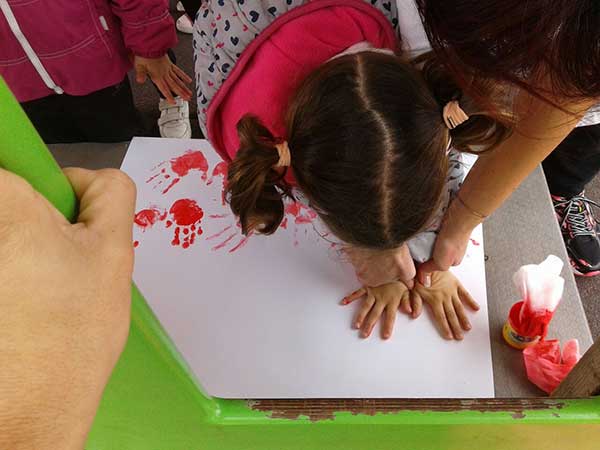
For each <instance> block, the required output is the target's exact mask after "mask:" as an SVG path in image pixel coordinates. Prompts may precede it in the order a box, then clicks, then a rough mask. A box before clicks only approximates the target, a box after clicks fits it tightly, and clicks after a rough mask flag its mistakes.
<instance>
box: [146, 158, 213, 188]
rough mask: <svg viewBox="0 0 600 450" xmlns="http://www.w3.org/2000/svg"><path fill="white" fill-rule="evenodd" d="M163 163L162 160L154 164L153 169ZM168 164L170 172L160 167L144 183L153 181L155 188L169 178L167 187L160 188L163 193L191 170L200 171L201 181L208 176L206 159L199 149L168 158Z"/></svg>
mask: <svg viewBox="0 0 600 450" xmlns="http://www.w3.org/2000/svg"><path fill="white" fill-rule="evenodd" d="M165 164H166V162H162V163H160V164H158V165H157V166H155V167H154V169H153V170H158V169H159V168H161V167H162V166H164V165H165ZM169 164H170V166H171V173H167V168H166V167H162V168H161V169H160V171H159V172H157V173H155V174H154V175H152V176H151V177H150V178H148V179H147V180H146V183H154V187H155V188H157V187H159V186H160V185H162V184H163V183H164V182H166V181H168V180H170V183H169V184H168V185H167V187H166V188H164V189H163V190H162V193H163V194H166V193H167V192H169V190H171V189H172V188H173V186H175V185H176V184H177V183H179V182H180V181H181V179H182V178H183V177H185V176H186V175H188V174H189V173H190V172H192V171H197V172H200V173H201V177H200V178H201V179H202V180H203V181H206V180H207V178H208V161H207V160H206V158H205V157H204V154H203V153H202V152H201V151H200V150H188V151H187V152H185V153H184V154H183V155H181V156H178V157H176V158H172V159H171V160H169ZM172 177H173V178H172ZM171 178H172V179H171Z"/></svg>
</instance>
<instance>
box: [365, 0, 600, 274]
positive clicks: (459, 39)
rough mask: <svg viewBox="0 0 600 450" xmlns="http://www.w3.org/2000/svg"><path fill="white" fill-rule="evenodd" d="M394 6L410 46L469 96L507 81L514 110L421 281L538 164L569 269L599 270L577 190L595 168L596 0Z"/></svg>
mask: <svg viewBox="0 0 600 450" xmlns="http://www.w3.org/2000/svg"><path fill="white" fill-rule="evenodd" d="M397 4H398V16H399V20H400V26H399V27H400V30H406V35H405V34H404V33H403V38H405V40H407V41H408V44H409V45H411V46H412V47H413V48H415V49H420V50H424V49H426V47H428V46H429V45H430V44H431V47H432V48H433V50H434V51H435V53H436V56H437V57H438V58H440V59H441V60H442V61H443V62H444V64H445V66H446V68H447V69H448V70H450V71H451V72H452V73H453V74H454V77H455V79H456V81H457V82H458V84H459V85H461V87H462V88H463V91H464V92H466V93H468V94H469V95H470V96H472V97H477V94H478V85H479V82H480V81H483V80H487V81H489V80H493V81H495V82H496V83H498V84H504V85H505V86H506V87H507V88H509V89H511V90H512V91H513V92H514V96H515V100H514V112H515V114H516V115H517V117H518V122H517V123H516V130H515V132H514V133H513V135H512V136H511V137H510V138H509V139H507V140H506V141H504V142H503V143H502V144H501V145H499V146H498V147H497V148H496V149H494V150H493V151H492V152H490V153H489V154H487V155H484V156H483V157H481V158H479V160H478V161H477V163H476V164H475V166H474V167H473V169H472V170H471V171H470V173H469V175H468V177H467V178H466V180H465V182H464V184H463V186H462V188H461V190H460V191H459V194H458V196H457V197H456V199H455V201H454V202H452V204H451V206H450V207H449V208H448V211H447V212H446V215H445V219H444V222H443V225H442V228H441V230H440V232H439V235H438V238H437V241H436V244H435V247H434V250H433V254H432V257H431V260H430V261H427V262H426V263H424V264H423V265H421V266H420V267H419V270H418V279H419V280H420V281H421V283H423V284H425V285H427V283H428V280H430V279H431V278H430V276H431V273H432V272H433V271H437V270H447V269H448V268H449V267H450V266H453V265H458V264H460V262H461V261H462V259H463V257H464V254H465V251H466V248H467V244H468V242H469V237H470V235H471V232H472V231H473V229H474V228H475V227H476V226H477V225H479V224H480V223H481V222H483V221H484V219H485V218H487V217H489V216H490V215H491V214H492V213H493V212H494V211H495V210H496V209H497V208H498V207H499V206H500V205H502V203H503V202H504V201H505V200H506V199H507V198H508V197H509V196H510V195H511V194H512V192H513V191H514V190H515V189H516V188H517V187H518V186H519V185H520V184H521V182H522V181H523V180H524V179H525V178H526V177H527V176H528V175H529V173H531V171H532V170H534V168H535V167H537V166H538V165H539V164H540V163H542V162H543V168H544V171H545V174H546V178H547V180H548V184H549V188H550V192H551V194H552V199H553V202H554V206H555V210H556V214H557V218H558V220H559V224H560V226H561V231H562V234H563V238H564V240H565V245H566V247H567V251H568V253H569V256H570V259H571V264H572V266H573V269H574V271H575V273H576V274H579V275H585V276H593V275H597V274H600V241H599V240H598V237H597V229H596V228H597V224H596V221H595V219H594V217H593V216H592V214H591V211H590V205H593V204H594V203H593V202H592V201H591V200H589V199H588V198H586V197H585V195H584V192H583V189H584V187H585V185H586V184H587V183H588V182H589V181H590V180H591V179H592V178H593V177H594V176H595V175H596V174H597V173H598V171H599V170H600V125H599V124H600V108H598V106H597V105H598V104H600V2H598V1H597V0H531V1H527V2H523V1H521V0H444V1H443V2H442V1H437V0H416V1H414V0H397ZM415 7H417V8H418V11H419V13H420V16H421V20H419V16H418V15H417V14H416V11H415ZM407 21H408V22H409V23H408V24H407V23H406V22H407ZM423 27H424V30H423ZM481 102H482V104H483V103H485V98H481ZM576 127H577V128H576ZM411 263H412V262H411V261H404V260H402V257H401V255H395V256H390V257H388V260H377V261H374V260H369V261H364V263H363V264H362V266H361V267H359V270H358V271H359V273H360V275H361V278H362V279H363V280H364V281H365V282H366V283H367V284H370V285H378V284H382V283H385V282H387V281H389V280H390V279H395V278H396V277H398V276H400V277H402V274H403V273H406V272H412V271H414V266H412V268H411ZM355 265H356V263H355ZM382 267H384V268H385V269H382Z"/></svg>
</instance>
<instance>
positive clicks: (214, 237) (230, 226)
mask: <svg viewBox="0 0 600 450" xmlns="http://www.w3.org/2000/svg"><path fill="white" fill-rule="evenodd" d="M232 227H233V225H229V226H228V227H225V228H223V229H222V230H221V231H219V232H217V233H215V234H213V235H211V236H209V237H207V238H206V240H207V241H210V240H212V239H216V238H218V237H221V236H223V234H225V232H227V231H229V230H231V228H232Z"/></svg>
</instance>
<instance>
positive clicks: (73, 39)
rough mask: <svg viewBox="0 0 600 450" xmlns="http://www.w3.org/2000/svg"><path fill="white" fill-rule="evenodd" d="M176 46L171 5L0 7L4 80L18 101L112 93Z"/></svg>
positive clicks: (73, 2) (80, 0)
mask: <svg viewBox="0 0 600 450" xmlns="http://www.w3.org/2000/svg"><path fill="white" fill-rule="evenodd" d="M176 42H177V36H176V32H175V26H174V23H173V19H172V17H171V15H170V14H169V8H168V1H167V0H0V75H1V76H2V77H3V78H4V79H5V81H6V82H7V84H8V86H9V87H10V88H11V90H12V91H13V92H14V93H15V95H16V97H17V99H18V100H19V101H21V102H24V101H28V100H34V99H38V98H42V97H46V96H48V95H51V94H53V93H58V94H62V93H63V92H66V93H67V94H71V95H86V94H89V93H91V92H94V91H97V90H99V89H102V88H105V87H108V86H112V85H114V84H116V83H118V82H120V81H121V80H122V79H123V78H124V77H125V74H126V73H127V72H128V71H129V70H130V69H131V67H132V64H131V55H132V54H134V55H139V56H144V57H149V58H153V57H159V56H163V55H164V54H165V53H166V51H167V50H168V49H169V48H171V47H173V46H174V45H175V44H176Z"/></svg>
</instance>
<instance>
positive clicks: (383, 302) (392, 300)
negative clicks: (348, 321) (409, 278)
mask: <svg viewBox="0 0 600 450" xmlns="http://www.w3.org/2000/svg"><path fill="white" fill-rule="evenodd" d="M409 294H410V291H409V290H408V288H407V287H406V285H405V284H404V283H402V282H400V281H396V282H393V283H387V284H384V285H381V286H378V287H363V288H360V289H358V290H357V291H354V292H353V293H352V294H350V295H348V296H346V297H344V299H343V300H342V305H349V304H350V303H352V302H353V301H355V300H358V299H360V298H364V300H363V303H362V305H361V307H360V309H359V310H358V313H357V314H356V317H355V318H354V321H353V327H354V328H356V329H357V330H361V332H360V335H361V336H362V337H363V338H368V337H369V336H370V335H371V332H372V331H373V327H375V324H376V323H377V321H378V320H379V319H380V318H381V316H382V315H383V314H385V317H384V319H383V326H382V327H381V337H382V338H383V339H388V338H389V337H390V336H391V335H392V332H393V330H394V323H395V322H396V314H397V313H398V308H399V307H401V308H402V309H403V310H404V311H405V312H407V313H410V312H412V308H411V306H410V296H409Z"/></svg>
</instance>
